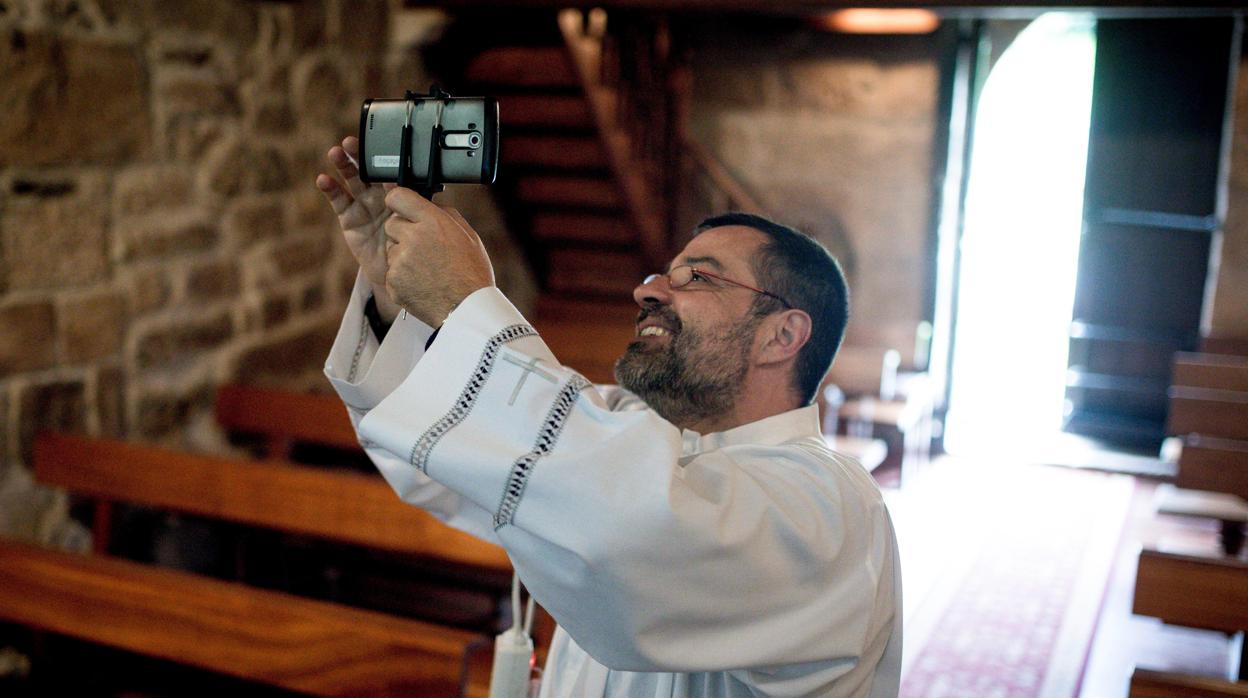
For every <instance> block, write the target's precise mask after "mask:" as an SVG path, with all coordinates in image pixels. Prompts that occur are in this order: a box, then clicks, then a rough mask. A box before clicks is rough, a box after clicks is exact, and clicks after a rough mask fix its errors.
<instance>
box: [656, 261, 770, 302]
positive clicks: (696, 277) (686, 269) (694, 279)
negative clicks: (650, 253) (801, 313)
mask: <svg viewBox="0 0 1248 698" xmlns="http://www.w3.org/2000/svg"><path fill="white" fill-rule="evenodd" d="M660 276H665V277H667V285H668V286H670V287H672V288H684V287H685V286H688V285H690V284H692V283H700V284H705V285H707V286H715V284H714V283H713V282H711V281H710V280H711V279H715V280H717V281H721V282H723V283H726V284H732V285H733V286H740V287H741V288H747V289H749V290H751V291H753V292H755V293H761V294H763V295H764V296H770V297H771V298H775V299H776V300H778V301H780V302H781V303H783V304H784V307H786V308H789V309H790V310H792V309H793V304H792V303H790V302H788V301H786V300H785V299H783V298H781V297H780V296H777V295H776V294H774V293H772V292H770V291H764V290H763V289H761V288H755V287H753V286H751V285H749V284H743V283H741V282H740V281H733V280H732V279H729V278H726V277H723V276H720V275H719V274H713V273H711V272H709V271H706V270H705V269H699V268H698V267H693V266H689V265H688V264H682V265H680V266H678V267H672V268H671V269H670V270H669V271H668V272H667V273H666V274H651V275H649V276H647V277H646V278H645V279H643V280H642V282H641V284H642V285H643V286H644V285H646V284H649V283H652V282H654V280H655V279H657V278H659V277H660Z"/></svg>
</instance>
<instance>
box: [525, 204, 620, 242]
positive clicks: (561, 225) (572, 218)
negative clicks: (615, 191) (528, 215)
mask: <svg viewBox="0 0 1248 698" xmlns="http://www.w3.org/2000/svg"><path fill="white" fill-rule="evenodd" d="M531 229H532V231H533V236H534V237H536V238H537V239H539V240H542V241H543V242H548V243H558V242H568V241H575V242H582V243H603V244H608V245H636V244H637V243H638V240H637V232H636V231H635V230H633V225H632V223H631V222H629V221H628V220H627V219H626V218H625V217H624V216H600V215H594V214H591V213H575V212H568V211H539V212H538V213H535V214H533V220H532V225H531Z"/></svg>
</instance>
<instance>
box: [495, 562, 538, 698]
mask: <svg viewBox="0 0 1248 698" xmlns="http://www.w3.org/2000/svg"><path fill="white" fill-rule="evenodd" d="M511 608H512V615H513V617H512V624H511V627H510V628H507V629H506V630H504V631H503V632H501V633H499V635H498V636H497V637H495V638H494V668H493V670H492V671H491V673H490V698H528V696H529V679H530V676H531V675H532V673H533V638H531V637H530V636H529V631H530V630H531V629H532V627H533V597H531V596H530V597H529V603H528V607H527V608H526V609H525V611H527V613H525V614H521V611H520V577H519V575H513V576H512V578H511ZM522 616H527V619H526V618H524V617H522Z"/></svg>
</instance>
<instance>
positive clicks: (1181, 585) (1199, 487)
mask: <svg viewBox="0 0 1248 698" xmlns="http://www.w3.org/2000/svg"><path fill="white" fill-rule="evenodd" d="M1168 430H1169V432H1170V433H1171V434H1174V435H1177V436H1179V437H1181V438H1182V439H1183V448H1182V453H1181V454H1180V456H1179V473H1178V476H1177V478H1176V483H1177V485H1178V488H1174V487H1170V486H1167V485H1163V486H1161V487H1159V488H1158V495H1159V497H1158V511H1159V512H1160V513H1173V514H1180V515H1186V516H1201V517H1208V518H1214V519H1217V520H1219V521H1221V524H1222V545H1223V552H1225V553H1226V555H1225V556H1223V555H1218V554H1217V553H1216V552H1214V551H1208V554H1206V553H1205V552H1204V551H1201V552H1200V554H1182V553H1176V552H1163V551H1161V550H1155V549H1145V550H1144V551H1142V552H1141V553H1140V559H1139V569H1138V572H1137V574H1136V580H1135V601H1134V607H1133V610H1134V612H1135V613H1137V614H1140V615H1147V616H1153V617H1156V618H1160V619H1161V620H1162V621H1164V622H1166V623H1171V624H1175V625H1182V626H1187V627H1194V628H1205V629H1210V630H1218V631H1221V632H1225V633H1229V634H1232V635H1233V634H1241V636H1242V634H1243V633H1244V632H1245V631H1248V562H1245V561H1244V560H1242V559H1239V558H1238V557H1237V555H1238V553H1239V551H1240V549H1241V548H1242V545H1243V542H1244V522H1245V521H1246V520H1248V505H1246V504H1245V502H1244V500H1243V499H1241V498H1240V497H1242V496H1243V495H1244V494H1245V493H1248V488H1246V487H1245V484H1246V483H1248V477H1246V476H1245V473H1248V441H1245V439H1248V359H1244V358H1242V357H1233V356H1215V355H1208V354H1197V353H1182V352H1181V353H1178V354H1176V355H1175V359H1174V372H1173V385H1172V386H1171V388H1170V414H1169V421H1168ZM1241 647H1242V645H1241ZM1239 673H1240V675H1239V678H1240V679H1244V678H1248V654H1243V655H1241V658H1240V668H1239ZM1246 686H1248V684H1244V683H1243V682H1240V683H1234V682H1227V681H1224V680H1222V679H1217V678H1212V679H1210V678H1204V677H1185V676H1182V675H1177V674H1168V673H1165V672H1151V671H1148V670H1146V669H1137V670H1136V674H1135V676H1134V677H1133V678H1132V683H1131V695H1132V696H1143V697H1144V698H1149V697H1154V696H1179V695H1182V696H1188V695H1195V696H1206V695H1207V696H1226V695H1248V689H1245V687H1246Z"/></svg>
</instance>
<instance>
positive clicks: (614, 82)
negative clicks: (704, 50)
mask: <svg viewBox="0 0 1248 698" xmlns="http://www.w3.org/2000/svg"><path fill="white" fill-rule="evenodd" d="M492 20H493V21H491V22H490V23H489V25H490V26H492V27H499V26H504V27H506V26H508V24H510V25H511V27H510V32H508V31H507V30H506V29H504V30H501V31H500V30H495V33H494V34H493V35H491V36H488V37H480V36H474V35H472V33H471V32H470V31H469V30H467V29H465V32H466V33H465V36H472V37H473V40H475V41H476V42H477V44H476V45H478V46H480V47H481V48H480V49H479V50H475V51H474V50H464V49H463V47H462V46H460V47H459V48H460V51H461V57H462V65H461V66H459V67H457V68H456V69H455V70H454V71H452V72H453V73H455V76H454V78H453V82H452V83H451V84H452V87H453V91H457V92H460V93H463V94H486V95H490V96H493V97H495V98H497V99H498V102H499V112H500V124H501V125H500V131H501V147H500V150H499V157H500V161H501V162H500V166H499V174H498V181H497V183H496V186H495V188H494V190H495V192H496V194H497V196H498V197H499V200H500V202H501V203H502V205H503V208H504V212H505V215H506V217H507V221H508V226H509V227H510V228H511V230H512V231H513V232H514V233H515V234H516V235H517V237H518V238H519V239H520V241H521V243H522V245H523V247H524V249H525V251H526V254H527V255H528V257H529V261H530V263H531V265H532V267H533V268H534V270H535V271H536V273H537V276H538V279H539V284H540V287H541V293H540V297H539V302H538V307H537V312H536V316H535V317H534V318H533V320H534V323H535V325H537V327H538V329H539V330H540V331H541V332H542V334H543V336H544V337H545V338H546V340H547V342H548V343H549V344H550V345H551V348H552V350H554V352H555V354H556V355H557V356H559V357H560V359H561V360H562V361H564V362H565V363H567V364H568V365H570V366H573V367H574V368H576V369H578V370H580V371H581V372H583V373H584V374H585V375H586V376H587V377H588V378H590V379H591V380H594V381H602V382H611V381H613V377H612V368H613V366H614V363H615V360H616V358H618V357H619V355H620V354H621V352H622V351H623V350H624V348H625V347H626V346H627V344H628V342H629V341H630V340H631V338H632V337H633V333H634V328H633V323H634V321H635V318H636V315H637V307H636V305H635V304H634V302H633V300H632V290H633V288H634V287H635V286H636V284H637V283H639V282H640V281H641V279H642V277H643V276H644V275H645V274H647V273H649V272H651V271H657V270H661V269H662V268H663V266H665V265H666V263H667V260H668V259H669V258H670V256H671V255H672V254H673V253H674V252H675V251H677V250H678V249H679V247H680V244H681V243H682V242H683V241H682V240H681V239H680V238H681V234H682V232H683V230H684V229H687V228H688V227H690V224H689V221H688V220H686V219H688V218H689V217H690V214H689V213H688V211H690V210H692V209H691V208H690V206H688V205H687V204H688V201H687V199H688V198H689V197H688V196H686V195H685V190H686V187H688V183H689V182H690V181H692V180H696V179H697V177H696V176H691V174H694V173H701V174H703V180H706V179H709V180H711V181H712V186H710V187H707V186H705V185H704V186H703V187H702V189H704V190H710V191H714V192H727V194H721V195H720V196H719V197H718V200H716V201H710V202H703V205H702V208H703V209H706V210H705V213H709V212H711V211H712V210H714V211H716V212H720V211H723V210H726V209H727V208H735V209H737V210H752V211H759V210H760V207H758V206H757V204H755V203H754V202H753V201H751V200H743V197H746V199H748V195H746V194H744V193H743V192H742V191H741V189H740V187H739V186H738V185H736V184H735V182H731V181H730V178H726V173H725V172H724V171H723V168H722V167H717V164H716V163H713V162H708V161H707V158H708V157H709V156H708V155H707V153H706V151H705V150H703V149H700V148H697V147H695V146H692V144H689V146H690V147H686V144H688V139H687V137H686V135H685V131H684V122H685V120H686V116H685V114H686V113H687V109H686V108H685V107H684V106H683V105H684V101H685V100H687V97H688V94H689V89H688V82H689V78H688V71H687V70H685V69H683V68H682V66H681V65H680V61H678V60H675V59H674V58H673V56H675V55H676V54H675V52H673V51H672V50H671V44H672V41H671V37H670V35H669V34H668V31H667V25H666V20H665V19H663V18H661V17H654V16H650V15H644V14H642V15H631V16H630V15H620V16H617V15H613V16H612V30H611V31H610V32H609V31H608V30H607V26H606V25H607V20H606V14H605V12H603V11H602V10H593V11H590V12H588V13H582V12H580V11H578V10H563V11H561V12H559V13H557V14H556V13H555V12H553V11H542V10H531V11H528V12H525V13H523V14H522V15H516V16H515V17H514V20H515V21H514V22H511V21H510V20H503V21H499V19H498V18H497V17H495V18H492ZM461 24H463V25H466V26H482V25H483V24H484V23H483V22H478V21H474V20H472V19H469V20H468V21H467V22H461ZM455 41H457V42H458V43H460V44H462V43H464V40H463V38H462V37H460V38H456V39H455ZM691 170H692V171H691ZM699 181H702V180H699ZM682 196H685V199H686V200H685V201H682ZM681 204H684V205H683V206H682V205H681ZM694 208H696V207H694ZM682 213H683V215H682Z"/></svg>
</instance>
